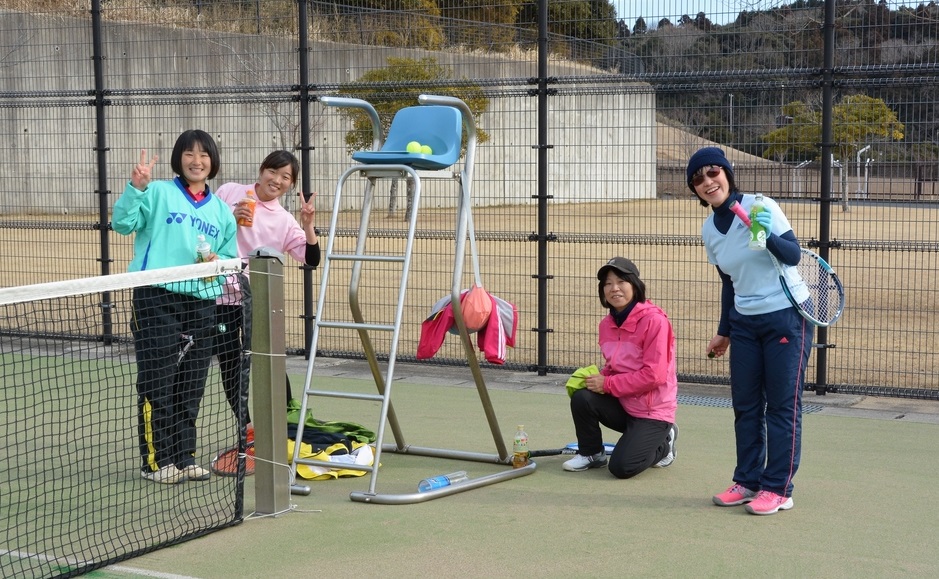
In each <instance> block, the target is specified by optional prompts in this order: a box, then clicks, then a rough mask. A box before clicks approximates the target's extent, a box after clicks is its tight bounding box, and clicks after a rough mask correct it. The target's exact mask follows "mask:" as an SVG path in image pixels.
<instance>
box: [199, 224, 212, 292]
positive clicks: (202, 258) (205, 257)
mask: <svg viewBox="0 0 939 579" xmlns="http://www.w3.org/2000/svg"><path fill="white" fill-rule="evenodd" d="M196 241H198V242H199V243H197V244H196V254H197V255H196V262H197V263H202V262H206V261H209V259H210V258H211V256H212V246H211V245H209V242H208V241H206V240H205V236H204V235H202V234H199V235H198V236H197V237H196ZM203 281H205V282H206V283H212V282H213V281H215V276H212V277H206V278H203Z"/></svg>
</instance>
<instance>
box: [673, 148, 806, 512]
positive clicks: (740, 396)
mask: <svg viewBox="0 0 939 579" xmlns="http://www.w3.org/2000/svg"><path fill="white" fill-rule="evenodd" d="M687 180H688V187H689V188H690V189H691V191H692V192H693V193H694V194H695V196H696V198H697V199H698V200H699V201H700V202H701V205H702V206H704V207H711V209H712V213H711V214H710V215H709V216H708V218H707V219H705V221H704V225H703V226H702V227H701V237H702V239H703V240H704V247H705V250H706V252H707V257H708V262H709V263H711V264H713V265H714V266H715V267H717V274H718V276H720V279H721V300H720V304H721V315H720V322H719V323H718V326H717V334H716V335H715V336H714V337H713V338H711V340H710V342H709V343H708V350H707V351H708V353H709V354H713V355H714V356H716V357H720V356H723V355H724V354H725V353H726V352H727V350H728V348H730V392H731V398H732V402H733V407H734V434H735V436H736V441H737V444H736V446H737V466H736V468H735V469H734V475H733V484H731V485H730V487H728V488H727V490H725V491H724V492H722V493H719V494H717V495H714V497H713V501H714V504H716V505H718V506H722V507H730V506H736V505H746V507H745V508H746V510H747V512H749V513H752V514H756V515H772V514H774V513H776V512H778V511H779V510H787V509H791V508H792V506H793V501H792V488H793V485H792V479H793V477H794V476H795V474H796V471H797V470H798V469H799V460H800V456H801V447H802V389H803V387H804V384H805V366H806V364H807V363H808V359H809V352H810V349H811V347H812V335H813V330H814V328H813V326H812V325H811V324H809V323H808V322H807V321H806V320H805V319H804V318H803V317H802V316H801V315H799V313H798V312H797V311H796V309H795V308H794V307H792V304H791V303H789V300H788V298H787V297H786V296H785V294H784V293H783V290H782V286H780V284H779V277H778V274H777V273H776V268H775V266H774V265H773V263H772V260H771V259H770V257H769V255H767V253H766V252H767V251H770V252H772V253H773V255H774V256H776V258H777V259H778V260H779V261H780V262H781V263H785V264H789V265H795V264H797V263H798V261H799V255H800V247H799V241H798V240H797V239H796V236H795V234H794V233H793V231H792V228H791V227H790V226H789V221H788V219H786V215H785V214H784V213H783V212H782V209H780V208H779V205H778V204H777V203H776V202H775V201H773V200H772V199H770V198H768V197H763V204H764V207H765V210H764V211H762V212H760V213H758V214H757V215H756V216H755V220H756V221H758V222H759V223H760V224H761V225H763V227H764V228H765V229H766V232H767V237H766V248H765V249H759V250H757V251H754V250H752V249H750V248H749V246H748V242H749V239H750V230H749V228H748V227H747V226H746V225H745V224H744V223H743V222H742V221H741V220H740V218H739V217H736V215H735V213H734V212H733V211H732V210H731V206H732V205H733V204H734V203H740V204H741V206H742V207H743V209H744V210H745V211H747V212H748V213H749V211H750V208H751V207H752V206H753V203H754V202H755V196H754V195H744V194H742V193H740V192H739V191H738V190H737V186H736V183H735V182H734V169H733V167H732V166H731V165H730V163H729V162H728V160H727V158H726V157H725V156H724V152H723V151H722V150H721V149H718V148H717V147H705V148H703V149H701V150H699V151H698V152H696V153H695V154H694V155H692V157H691V159H690V160H689V161H688V168H687ZM731 346H733V347H732V348H731Z"/></svg>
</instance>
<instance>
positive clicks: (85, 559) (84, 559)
mask: <svg viewBox="0 0 939 579" xmlns="http://www.w3.org/2000/svg"><path fill="white" fill-rule="evenodd" d="M240 269H241V263H240V261H239V260H225V261H218V262H211V263H203V264H196V265H192V266H183V267H176V268H167V269H162V270H153V271H148V272H136V273H126V274H117V275H111V276H102V277H93V278H85V279H79V280H69V281H66V282H55V283H47V284H38V285H33V286H21V287H14V288H3V289H0V434H2V436H3V442H4V444H3V445H2V446H0V497H2V502H0V576H3V577H69V576H76V575H80V574H83V573H87V572H89V571H91V570H94V569H98V568H101V567H105V566H107V565H109V564H112V563H115V562H118V561H122V560H125V559H128V558H131V557H134V556H136V555H139V554H142V553H145V552H148V551H152V550H155V549H158V548H161V547H165V546H168V545H171V544H174V543H179V542H181V541H185V540H188V539H192V538H195V537H198V536H202V535H205V534H208V533H211V532H213V531H216V530H219V529H222V528H225V527H227V526H230V525H233V524H237V523H239V522H240V521H241V520H242V518H243V513H242V507H243V482H244V477H243V472H242V473H241V475H242V476H233V477H219V476H212V477H211V478H210V479H209V480H205V481H198V482H197V481H195V480H187V479H186V477H180V478H179V481H180V482H179V483H178V484H160V483H158V482H155V481H154V480H151V479H150V478H145V477H144V476H143V474H144V473H145V472H147V471H146V469H145V468H144V467H145V466H146V465H147V464H148V462H149V459H153V464H154V465H157V462H156V461H158V460H160V459H159V458H158V457H159V456H161V453H163V454H162V456H164V457H165V456H167V454H166V453H169V454H171V455H173V456H178V455H179V453H182V454H183V455H186V456H192V453H191V452H189V451H188V450H187V449H188V448H189V446H188V445H187V443H186V440H187V435H186V427H188V426H190V425H191V423H192V421H193V418H194V420H195V441H196V444H195V455H194V457H193V458H194V460H195V464H196V465H204V466H205V467H206V468H208V465H209V462H210V460H211V458H212V457H211V454H212V451H213V450H217V449H219V448H225V447H230V446H233V445H236V444H237V443H238V437H239V429H238V427H237V422H236V420H235V416H234V413H233V411H232V409H231V407H230V406H229V404H228V401H227V399H226V396H225V393H224V391H223V388H222V384H221V380H220V378H219V373H218V370H217V365H216V364H213V363H211V362H205V361H204V360H205V354H206V353H207V352H208V353H209V355H211V340H212V339H213V337H214V332H215V331H216V330H217V328H216V326H212V325H211V324H214V323H215V320H214V300H212V299H199V298H193V297H187V296H185V295H184V293H182V292H187V291H189V292H190V293H193V294H196V295H198V296H200V297H201V298H207V297H210V296H208V295H207V294H205V293H204V292H205V291H206V287H207V286H206V284H205V280H206V279H208V278H216V279H218V280H219V281H222V280H225V279H227V278H226V277H225V276H226V275H228V274H229V273H232V272H235V271H239V270H240ZM187 288H188V289H187ZM168 289H173V290H174V291H172V292H171V291H167V290H168ZM154 296H157V297H156V298H154ZM135 298H136V299H135ZM151 305H156V306H159V308H160V310H159V311H156V310H154V311H149V310H148V309H147V308H149V307H150V306H151ZM135 307H136V310H135ZM167 312H173V314H174V315H167ZM193 312H198V313H196V314H193ZM210 312H212V315H213V317H212V318H209V317H208V315H209V313H210ZM184 315H192V316H193V317H192V318H190V319H189V320H188V322H187V323H185V324H183V325H182V326H178V327H177V326H162V325H160V324H158V323H157V322H158V321H161V320H164V319H167V320H169V319H172V318H174V317H175V318H176V319H177V320H178V319H181V318H182V317H184ZM200 316H201V317H200ZM132 318H134V319H135V321H141V320H144V319H146V320H148V325H147V326H146V327H147V331H146V332H144V333H143V334H141V333H140V332H139V331H138V335H137V336H136V339H137V343H136V344H137V347H136V348H135V336H134V335H133V334H132V332H131V321H132ZM193 328H197V331H193V330H192V329H193ZM187 331H188V332H189V334H186V332H187ZM167 336H171V337H172V340H171V339H170V338H169V337H167ZM171 341H172V343H170V342H171ZM144 348H146V349H147V352H148V354H146V355H144V356H143V357H140V356H138V355H137V352H136V350H137V349H141V350H142V349H144ZM144 358H146V359H147V360H148V361H147V362H146V364H145V363H144V362H143V360H144ZM200 359H202V360H203V362H198V360H200ZM138 362H140V366H141V368H144V367H147V368H149V369H148V370H147V373H143V372H142V373H141V374H140V375H141V376H147V377H151V378H152V377H156V376H170V377H171V379H170V382H172V381H173V380H174V379H175V380H176V381H177V382H176V383H177V384H187V385H188V386H186V388H183V390H187V391H188V393H189V400H190V402H189V404H188V405H185V404H183V405H181V404H179V403H178V400H177V401H173V402H171V403H170V404H168V405H167V404H163V403H162V402H160V400H165V397H163V393H159V390H153V389H151V386H147V388H148V390H147V393H146V394H145V395H143V396H138V387H139V384H138ZM206 364H207V365H208V370H207V371H208V374H207V376H208V377H207V379H206V380H205V382H204V384H205V390H204V393H202V394H201V395H200V393H199V389H200V384H199V382H200V376H201V374H200V372H204V371H205V370H204V369H203V370H199V368H200V367H202V368H205V367H206ZM146 382H147V383H148V384H156V383H157V382H158V381H157V380H155V379H149V378H148V380H146ZM152 388H157V387H156V386H152ZM179 390H180V388H179V387H177V388H176V391H177V392H176V395H177V398H178V397H179ZM170 396H171V398H172V395H170ZM193 400H195V405H194V404H193V402H192V401H193ZM194 406H195V409H194ZM177 411H179V412H177ZM186 411H188V412H189V414H188V415H187V414H186ZM159 412H162V413H163V414H162V416H163V418H159V416H158V414H159ZM194 413H195V417H194V416H193V414H194ZM187 416H188V418H187ZM165 433H171V434H170V435H168V436H163V434H165ZM189 434H190V435H189V438H190V439H191V428H190V430H189ZM151 443H152V444H153V447H151V446H150V444H151ZM148 453H150V454H148ZM162 462H165V458H164V460H163V461H162ZM184 462H185V461H184ZM155 468H157V466H155ZM151 478H152V477H151Z"/></svg>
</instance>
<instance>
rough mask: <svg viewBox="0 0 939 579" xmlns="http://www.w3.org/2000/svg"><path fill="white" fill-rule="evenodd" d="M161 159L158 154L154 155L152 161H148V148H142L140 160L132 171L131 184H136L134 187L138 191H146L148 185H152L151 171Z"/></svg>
mask: <svg viewBox="0 0 939 579" xmlns="http://www.w3.org/2000/svg"><path fill="white" fill-rule="evenodd" d="M159 160H160V157H159V156H158V155H154V156H153V158H152V159H150V162H149V163H148V162H147V150H146V149H140V162H139V163H137V164H136V165H135V166H134V169H133V171H131V172H130V184H131V185H133V186H134V189H137V190H138V191H146V190H147V186H148V185H150V173H151V172H152V171H153V166H154V165H156V162H157V161H159Z"/></svg>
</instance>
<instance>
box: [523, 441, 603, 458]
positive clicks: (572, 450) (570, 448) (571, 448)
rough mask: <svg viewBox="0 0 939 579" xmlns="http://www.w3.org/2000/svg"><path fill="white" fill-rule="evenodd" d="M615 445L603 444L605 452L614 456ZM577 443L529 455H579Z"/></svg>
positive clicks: (537, 451)
mask: <svg viewBox="0 0 939 579" xmlns="http://www.w3.org/2000/svg"><path fill="white" fill-rule="evenodd" d="M614 446H615V445H613V444H610V443H609V442H604V443H603V450H604V451H606V454H608V455H609V454H613V447H614ZM577 448H578V447H577V443H576V442H572V443H570V444H568V445H567V446H565V447H564V448H546V449H544V450H532V451H531V452H529V453H528V456H530V457H532V458H536V457H539V456H557V455H559V454H570V455H574V454H577Z"/></svg>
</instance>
